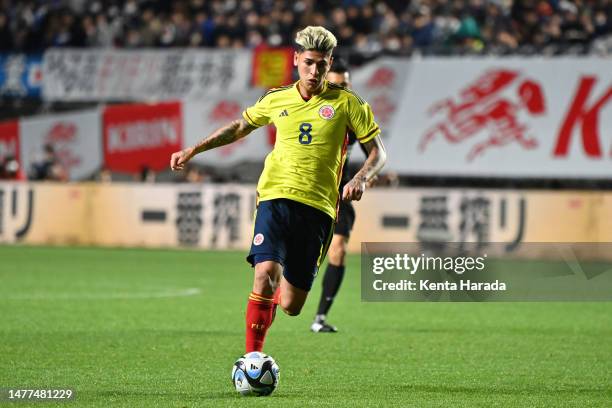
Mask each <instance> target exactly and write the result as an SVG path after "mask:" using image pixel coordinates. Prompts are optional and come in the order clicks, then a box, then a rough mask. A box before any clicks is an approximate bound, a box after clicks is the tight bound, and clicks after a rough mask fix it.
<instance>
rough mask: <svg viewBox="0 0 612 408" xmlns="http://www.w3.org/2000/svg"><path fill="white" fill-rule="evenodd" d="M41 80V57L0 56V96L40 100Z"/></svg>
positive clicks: (31, 55) (23, 55)
mask: <svg viewBox="0 0 612 408" xmlns="http://www.w3.org/2000/svg"><path fill="white" fill-rule="evenodd" d="M42 79H43V74H42V55H40V54H30V55H26V54H4V55H0V95H1V96H5V97H17V98H24V97H30V98H40V96H41V89H42V83H43V81H42Z"/></svg>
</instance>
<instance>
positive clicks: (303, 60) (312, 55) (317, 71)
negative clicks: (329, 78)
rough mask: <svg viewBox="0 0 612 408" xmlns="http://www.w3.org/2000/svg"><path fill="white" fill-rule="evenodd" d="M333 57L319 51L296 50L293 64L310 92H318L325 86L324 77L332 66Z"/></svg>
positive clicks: (304, 86)
mask: <svg viewBox="0 0 612 408" xmlns="http://www.w3.org/2000/svg"><path fill="white" fill-rule="evenodd" d="M332 61H333V58H332V56H331V55H326V54H324V53H322V52H319V51H303V52H296V53H295V54H294V56H293V64H294V65H295V66H296V67H297V69H298V73H299V75H300V83H301V84H302V87H303V88H305V89H306V90H307V91H308V92H316V91H318V90H319V89H320V88H321V86H323V78H325V75H327V72H328V71H329V67H331V64H332Z"/></svg>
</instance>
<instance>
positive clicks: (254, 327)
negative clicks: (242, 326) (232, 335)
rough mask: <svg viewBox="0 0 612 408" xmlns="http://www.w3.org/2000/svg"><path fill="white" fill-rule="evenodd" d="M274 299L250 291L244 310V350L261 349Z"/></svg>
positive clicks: (271, 313) (270, 323)
mask: <svg viewBox="0 0 612 408" xmlns="http://www.w3.org/2000/svg"><path fill="white" fill-rule="evenodd" d="M274 306H275V305H274V299H273V298H271V297H267V296H262V295H258V294H256V293H251V294H250V295H249V302H248V303H247V311H246V352H247V353H250V352H251V351H262V350H263V345H264V340H265V339H266V333H267V332H268V329H269V328H270V326H271V325H272V320H273V313H274V309H275V307H274Z"/></svg>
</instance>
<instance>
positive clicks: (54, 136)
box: [45, 122, 81, 169]
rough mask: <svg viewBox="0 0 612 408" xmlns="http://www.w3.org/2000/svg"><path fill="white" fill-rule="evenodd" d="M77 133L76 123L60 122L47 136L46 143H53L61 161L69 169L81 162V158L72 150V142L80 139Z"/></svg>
mask: <svg viewBox="0 0 612 408" xmlns="http://www.w3.org/2000/svg"><path fill="white" fill-rule="evenodd" d="M77 133H78V130H77V127H76V125H75V124H74V123H67V122H58V123H56V124H54V125H53V127H52V128H51V129H50V130H49V132H48V133H47V136H46V137H45V143H47V144H51V145H53V147H54V149H55V152H56V153H57V156H58V158H59V160H60V162H61V163H62V165H64V166H65V167H66V168H68V169H70V168H72V167H75V166H79V165H80V164H81V158H80V157H79V156H77V155H75V154H74V153H73V151H72V144H73V143H75V142H76V141H77V139H78V134H77Z"/></svg>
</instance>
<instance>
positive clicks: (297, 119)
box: [242, 81, 380, 219]
mask: <svg viewBox="0 0 612 408" xmlns="http://www.w3.org/2000/svg"><path fill="white" fill-rule="evenodd" d="M242 116H243V118H244V119H245V120H246V121H247V122H248V123H249V124H251V125H252V126H255V127H260V126H265V125H268V124H270V123H273V124H274V125H275V126H276V143H275V144H274V149H273V150H272V152H270V153H269V154H268V156H267V157H266V161H265V165H264V170H263V172H262V174H261V176H260V178H259V182H258V184H257V193H258V197H259V200H260V201H266V200H272V199H275V198H287V199H290V200H294V201H298V202H300V203H303V204H306V205H309V206H311V207H314V208H316V209H318V210H321V211H323V212H324V213H326V214H328V215H329V216H330V217H332V219H335V218H336V209H337V205H338V202H339V197H338V186H339V183H340V179H341V176H342V174H341V172H342V166H343V164H344V160H345V157H346V145H347V141H348V137H347V130H348V129H350V130H352V131H353V132H354V133H355V135H356V136H357V140H358V141H359V142H361V143H366V142H368V141H370V140H372V139H373V138H374V137H376V136H377V135H378V134H379V133H380V129H379V127H378V125H377V124H376V122H375V121H374V114H373V113H372V109H371V108H370V106H369V105H368V104H367V103H366V102H365V101H364V100H363V99H361V98H360V97H359V96H358V95H357V94H356V93H355V92H353V91H351V90H349V89H347V88H344V87H342V86H340V85H336V84H334V83H331V82H328V81H325V82H324V83H323V90H322V92H321V93H319V94H318V95H314V96H313V97H312V98H310V99H309V100H304V99H303V98H302V96H301V94H300V91H299V90H298V82H296V83H294V84H292V85H288V86H285V87H281V88H274V89H271V90H269V91H268V92H266V93H265V94H264V95H263V96H262V97H261V98H260V99H259V100H258V101H257V103H255V105H253V106H251V107H249V108H247V109H246V110H245V111H244V112H243V113H242Z"/></svg>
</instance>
